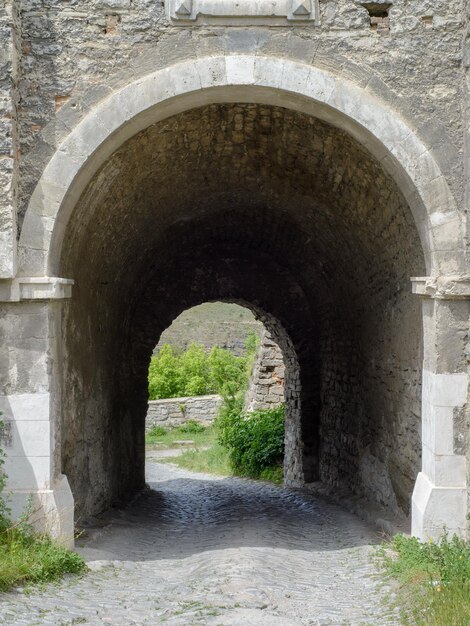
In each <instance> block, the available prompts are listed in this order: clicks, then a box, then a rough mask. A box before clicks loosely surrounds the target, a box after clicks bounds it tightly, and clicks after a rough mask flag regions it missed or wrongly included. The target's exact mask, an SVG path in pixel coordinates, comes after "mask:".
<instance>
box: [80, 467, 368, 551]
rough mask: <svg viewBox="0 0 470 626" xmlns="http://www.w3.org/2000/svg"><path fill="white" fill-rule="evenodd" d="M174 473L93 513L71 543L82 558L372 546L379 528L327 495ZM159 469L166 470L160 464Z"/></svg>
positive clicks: (174, 470) (176, 471) (255, 483)
mask: <svg viewBox="0 0 470 626" xmlns="http://www.w3.org/2000/svg"><path fill="white" fill-rule="evenodd" d="M152 465H153V466H154V467H155V468H158V467H161V468H162V471H163V473H164V476H163V478H165V476H166V475H170V476H171V475H172V474H174V475H175V477H174V478H171V477H168V479H163V480H158V481H157V482H150V483H149V486H148V487H149V488H148V489H147V490H145V491H144V492H142V493H141V494H140V495H139V496H138V497H136V498H135V500H134V501H133V502H132V503H131V504H129V505H128V506H126V507H125V508H121V509H112V510H109V511H107V512H106V513H104V514H103V515H101V516H99V518H96V519H95V523H92V524H90V526H88V527H87V529H86V531H85V533H84V535H83V536H82V537H81V538H80V539H79V540H78V541H77V548H78V549H79V551H80V552H81V553H82V554H83V556H84V557H85V558H86V559H88V560H100V559H102V560H119V561H120V560H126V561H151V560H162V559H181V558H186V557H189V556H192V555H195V554H200V553H204V552H209V551H220V550H230V549H235V548H244V547H246V548H271V549H276V550H288V551H303V552H324V551H332V550H346V549H348V548H353V547H359V546H366V545H373V544H377V543H379V541H380V537H379V535H378V533H377V531H376V530H375V529H374V528H373V527H372V526H370V525H368V524H366V523H365V522H363V521H362V520H360V519H359V518H358V517H356V516H355V515H353V514H352V513H349V512H348V511H346V510H345V509H343V508H342V507H341V506H339V505H338V504H335V503H334V502H333V501H332V500H330V499H329V498H328V497H326V496H322V495H317V494H313V493H311V492H308V491H306V490H301V489H292V488H288V487H279V486H275V485H270V484H267V483H264V482H260V481H253V480H248V479H240V478H214V479H206V478H205V476H204V475H203V476H204V478H200V476H201V475H198V474H194V475H193V477H191V476H190V474H189V473H188V472H184V471H181V470H177V469H173V468H172V469H169V466H167V465H160V464H158V463H155V464H154V463H152ZM163 468H165V469H163Z"/></svg>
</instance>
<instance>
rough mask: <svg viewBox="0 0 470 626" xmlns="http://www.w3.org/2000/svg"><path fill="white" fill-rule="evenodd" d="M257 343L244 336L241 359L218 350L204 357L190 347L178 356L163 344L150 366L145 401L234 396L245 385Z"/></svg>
mask: <svg viewBox="0 0 470 626" xmlns="http://www.w3.org/2000/svg"><path fill="white" fill-rule="evenodd" d="M258 342H259V340H258V337H257V335H256V334H255V333H251V334H250V335H248V337H247V340H246V356H244V357H237V356H235V355H233V354H232V353H231V352H230V351H228V350H224V349H223V348H219V347H218V346H214V347H213V348H212V350H211V351H210V352H209V353H207V352H206V351H205V350H204V347H203V346H201V345H197V344H194V343H193V344H191V345H190V346H189V348H188V349H187V350H186V351H185V352H179V351H178V350H176V349H175V348H174V347H173V346H171V345H169V344H165V345H164V346H163V347H162V348H161V350H160V351H159V353H158V354H157V355H156V356H153V357H152V359H151V362H150V366H149V375H148V380H149V399H150V400H160V399H163V398H178V397H183V396H203V395H206V394H211V393H218V394H221V395H223V396H226V395H229V396H230V395H233V394H236V393H237V392H238V391H239V390H240V389H244V388H245V387H246V385H247V383H248V378H249V375H250V372H251V367H252V364H253V359H254V355H255V354H256V350H257V347H258Z"/></svg>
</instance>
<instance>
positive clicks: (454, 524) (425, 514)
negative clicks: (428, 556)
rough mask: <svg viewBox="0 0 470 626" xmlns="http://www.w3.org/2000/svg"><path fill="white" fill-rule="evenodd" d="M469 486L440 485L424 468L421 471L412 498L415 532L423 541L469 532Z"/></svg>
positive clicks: (412, 517) (412, 516)
mask: <svg viewBox="0 0 470 626" xmlns="http://www.w3.org/2000/svg"><path fill="white" fill-rule="evenodd" d="M466 516H467V490H466V489H465V488H451V487H447V488H446V487H444V488H443V487H436V486H435V485H434V484H433V483H432V482H431V481H430V479H429V478H428V476H426V475H425V474H424V473H423V472H420V473H419V474H418V478H417V481H416V484H415V488H414V491H413V498H412V515H411V519H412V526H411V532H412V534H413V535H414V536H415V537H418V538H419V539H421V540H423V541H427V540H428V539H435V540H437V539H439V538H440V537H442V534H443V532H444V531H445V530H447V532H448V534H449V535H451V536H452V535H453V534H457V535H459V536H461V537H466V535H467V517H466Z"/></svg>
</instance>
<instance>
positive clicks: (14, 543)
mask: <svg viewBox="0 0 470 626" xmlns="http://www.w3.org/2000/svg"><path fill="white" fill-rule="evenodd" d="M86 569H87V568H86V564H85V561H84V560H83V559H82V557H81V556H79V555H78V554H77V553H75V552H70V551H69V550H66V549H65V548H63V547H61V546H60V545H58V544H57V543H55V542H54V541H53V540H52V539H50V538H49V537H47V536H46V535H37V534H35V533H34V532H33V531H32V530H30V529H29V528H28V527H25V526H24V525H19V526H13V527H11V528H8V529H6V530H3V531H2V532H1V533H0V591H6V590H8V589H10V588H11V587H17V586H23V585H26V584H30V583H46V582H51V581H54V580H59V579H60V578H62V577H63V576H64V574H80V573H82V572H84V571H86Z"/></svg>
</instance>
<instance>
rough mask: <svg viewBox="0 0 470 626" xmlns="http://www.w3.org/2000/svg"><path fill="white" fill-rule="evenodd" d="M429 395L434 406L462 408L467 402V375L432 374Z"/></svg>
mask: <svg viewBox="0 0 470 626" xmlns="http://www.w3.org/2000/svg"><path fill="white" fill-rule="evenodd" d="M430 393H431V402H432V404H433V405H434V406H450V407H462V406H464V405H465V403H466V402H467V394H468V375H467V374H465V373H460V374H433V376H432V387H431V390H430Z"/></svg>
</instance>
